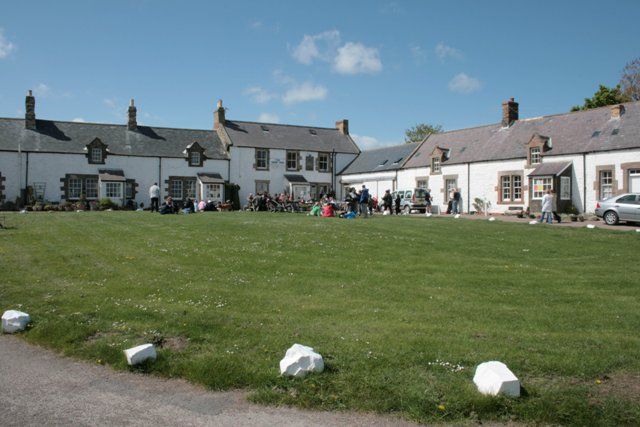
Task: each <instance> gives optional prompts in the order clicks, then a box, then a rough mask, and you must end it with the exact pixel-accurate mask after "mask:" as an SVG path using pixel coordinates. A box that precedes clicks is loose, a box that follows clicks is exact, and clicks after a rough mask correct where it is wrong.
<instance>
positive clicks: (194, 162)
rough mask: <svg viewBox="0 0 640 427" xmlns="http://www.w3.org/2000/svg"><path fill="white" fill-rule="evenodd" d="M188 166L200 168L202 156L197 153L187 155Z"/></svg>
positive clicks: (192, 152)
mask: <svg viewBox="0 0 640 427" xmlns="http://www.w3.org/2000/svg"><path fill="white" fill-rule="evenodd" d="M189 166H202V156H201V155H200V152H199V151H191V152H190V153H189Z"/></svg>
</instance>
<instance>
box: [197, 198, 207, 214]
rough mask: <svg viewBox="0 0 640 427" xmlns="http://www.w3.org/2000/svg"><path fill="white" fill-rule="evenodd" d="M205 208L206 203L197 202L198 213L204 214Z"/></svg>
mask: <svg viewBox="0 0 640 427" xmlns="http://www.w3.org/2000/svg"><path fill="white" fill-rule="evenodd" d="M206 207H207V202H205V201H204V200H200V202H198V210H199V211H200V212H204V210H205V208H206Z"/></svg>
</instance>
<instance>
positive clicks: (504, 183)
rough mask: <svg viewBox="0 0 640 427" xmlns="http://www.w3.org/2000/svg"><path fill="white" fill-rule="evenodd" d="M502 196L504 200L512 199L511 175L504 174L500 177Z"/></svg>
mask: <svg viewBox="0 0 640 427" xmlns="http://www.w3.org/2000/svg"><path fill="white" fill-rule="evenodd" d="M500 181H501V182H500V187H501V191H502V193H501V197H502V201H503V202H510V201H511V175H502V177H500Z"/></svg>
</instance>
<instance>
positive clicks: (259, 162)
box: [256, 148, 269, 170]
mask: <svg viewBox="0 0 640 427" xmlns="http://www.w3.org/2000/svg"><path fill="white" fill-rule="evenodd" d="M256 169H262V170H266V169H269V150H267V149H266V148H256Z"/></svg>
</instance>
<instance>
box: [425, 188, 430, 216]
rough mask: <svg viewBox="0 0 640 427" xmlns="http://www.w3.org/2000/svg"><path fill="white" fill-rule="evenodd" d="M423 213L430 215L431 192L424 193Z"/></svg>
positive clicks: (427, 190)
mask: <svg viewBox="0 0 640 427" xmlns="http://www.w3.org/2000/svg"><path fill="white" fill-rule="evenodd" d="M424 204H425V209H424V210H425V213H429V214H430V213H431V190H430V189H426V190H425V193H424Z"/></svg>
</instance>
